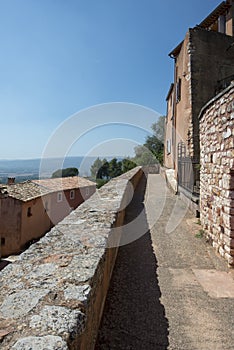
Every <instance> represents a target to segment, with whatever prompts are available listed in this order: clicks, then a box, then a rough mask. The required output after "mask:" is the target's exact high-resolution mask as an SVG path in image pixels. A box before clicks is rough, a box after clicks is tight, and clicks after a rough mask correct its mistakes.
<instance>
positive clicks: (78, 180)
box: [32, 176, 96, 192]
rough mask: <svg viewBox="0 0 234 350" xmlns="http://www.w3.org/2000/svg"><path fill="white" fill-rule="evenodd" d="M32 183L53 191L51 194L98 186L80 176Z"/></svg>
mask: <svg viewBox="0 0 234 350" xmlns="http://www.w3.org/2000/svg"><path fill="white" fill-rule="evenodd" d="M32 182H34V183H35V184H37V185H40V186H43V187H45V188H47V189H49V190H51V192H55V191H64V190H72V189H74V188H81V187H88V186H96V184H95V182H93V181H90V180H87V179H85V178H83V177H79V176H71V177H59V178H54V179H42V180H33V181H32Z"/></svg>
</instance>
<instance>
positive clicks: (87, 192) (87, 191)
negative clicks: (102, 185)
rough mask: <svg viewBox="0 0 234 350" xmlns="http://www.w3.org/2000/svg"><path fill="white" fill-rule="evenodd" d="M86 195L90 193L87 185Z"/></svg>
mask: <svg viewBox="0 0 234 350" xmlns="http://www.w3.org/2000/svg"><path fill="white" fill-rule="evenodd" d="M85 194H86V197H87V196H88V195H89V188H88V187H87V188H86V190H85Z"/></svg>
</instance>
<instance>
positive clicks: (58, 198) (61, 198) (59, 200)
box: [57, 192, 63, 202]
mask: <svg viewBox="0 0 234 350" xmlns="http://www.w3.org/2000/svg"><path fill="white" fill-rule="evenodd" d="M62 200H63V195H62V192H59V193H58V194H57V202H62Z"/></svg>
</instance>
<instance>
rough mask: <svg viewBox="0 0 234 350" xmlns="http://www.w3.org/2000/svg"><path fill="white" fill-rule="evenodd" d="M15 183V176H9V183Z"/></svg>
mask: <svg viewBox="0 0 234 350" xmlns="http://www.w3.org/2000/svg"><path fill="white" fill-rule="evenodd" d="M14 183H15V177H8V179H7V185H13V184H14Z"/></svg>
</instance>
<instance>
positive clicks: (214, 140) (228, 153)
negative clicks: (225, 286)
mask: <svg viewBox="0 0 234 350" xmlns="http://www.w3.org/2000/svg"><path fill="white" fill-rule="evenodd" d="M233 125H234V84H232V85H231V86H229V87H228V88H227V89H225V90H224V91H223V92H222V93H220V94H219V95H217V96H216V97H215V98H214V99H212V100H211V101H210V102H209V103H208V104H207V105H206V106H205V107H204V108H203V109H202V111H201V113H200V141H201V142H200V147H201V190H200V209H201V222H202V225H203V227H204V229H205V230H206V232H207V236H208V238H209V239H210V241H211V242H212V244H213V246H214V247H215V248H216V249H217V251H218V252H219V253H220V254H221V255H222V256H223V257H224V258H225V259H227V260H228V263H229V264H230V265H233V266H234V126H233Z"/></svg>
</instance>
